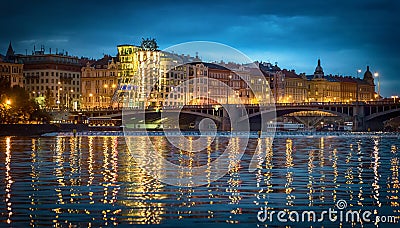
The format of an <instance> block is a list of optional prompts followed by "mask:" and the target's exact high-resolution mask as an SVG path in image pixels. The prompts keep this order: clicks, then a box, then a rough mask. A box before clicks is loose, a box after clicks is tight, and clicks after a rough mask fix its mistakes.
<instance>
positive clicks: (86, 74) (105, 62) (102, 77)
mask: <svg viewBox="0 0 400 228" xmlns="http://www.w3.org/2000/svg"><path fill="white" fill-rule="evenodd" d="M118 67H119V63H118V62H116V58H114V57H111V56H109V55H104V57H103V58H101V59H99V60H97V61H95V62H93V63H90V62H89V61H88V62H87V63H86V66H84V67H82V69H81V72H82V79H81V80H82V83H81V85H82V86H81V91H82V94H81V96H82V97H81V101H82V107H83V108H96V107H97V108H110V107H111V106H112V102H111V101H112V98H113V96H114V93H115V91H116V89H117V86H118Z"/></svg>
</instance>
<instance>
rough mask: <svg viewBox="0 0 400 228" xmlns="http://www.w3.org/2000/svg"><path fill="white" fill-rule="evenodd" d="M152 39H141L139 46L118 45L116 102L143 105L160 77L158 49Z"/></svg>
mask: <svg viewBox="0 0 400 228" xmlns="http://www.w3.org/2000/svg"><path fill="white" fill-rule="evenodd" d="M157 48H158V46H157V43H156V41H155V40H154V39H152V40H150V39H146V40H144V39H143V41H142V44H141V46H140V47H139V46H135V45H119V46H118V61H119V62H120V66H119V71H118V79H119V87H118V100H117V102H118V103H121V102H122V103H124V105H125V107H133V108H135V107H136V108H138V107H144V106H146V105H148V104H146V103H145V102H147V101H148V97H149V96H150V94H151V93H152V90H153V87H154V84H155V82H156V81H157V80H158V79H159V77H160V72H159V70H160V51H159V50H157Z"/></svg>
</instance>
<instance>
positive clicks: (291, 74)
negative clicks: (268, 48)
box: [282, 69, 301, 78]
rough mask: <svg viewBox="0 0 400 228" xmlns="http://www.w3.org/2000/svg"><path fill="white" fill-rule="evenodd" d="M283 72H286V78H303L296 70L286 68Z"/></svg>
mask: <svg viewBox="0 0 400 228" xmlns="http://www.w3.org/2000/svg"><path fill="white" fill-rule="evenodd" d="M282 73H283V74H285V78H301V76H300V75H298V74H296V72H295V71H294V70H290V71H289V70H286V69H283V70H282Z"/></svg>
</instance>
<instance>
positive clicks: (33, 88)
mask: <svg viewBox="0 0 400 228" xmlns="http://www.w3.org/2000/svg"><path fill="white" fill-rule="evenodd" d="M25 88H26V90H27V91H32V92H36V91H41V90H47V89H50V90H54V88H55V90H56V91H58V86H26V87H25ZM60 88H62V89H63V90H61V91H69V92H70V91H71V90H72V91H73V92H76V93H79V91H80V89H79V87H78V88H75V87H60Z"/></svg>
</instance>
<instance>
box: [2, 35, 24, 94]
mask: <svg viewBox="0 0 400 228" xmlns="http://www.w3.org/2000/svg"><path fill="white" fill-rule="evenodd" d="M0 77H1V78H5V79H7V81H8V82H9V83H10V86H11V87H14V86H19V87H23V86H24V84H23V64H21V63H19V62H18V61H17V59H16V58H15V54H14V50H13V48H12V45H11V42H10V44H9V46H8V50H7V53H6V55H5V56H4V58H2V59H0Z"/></svg>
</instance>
